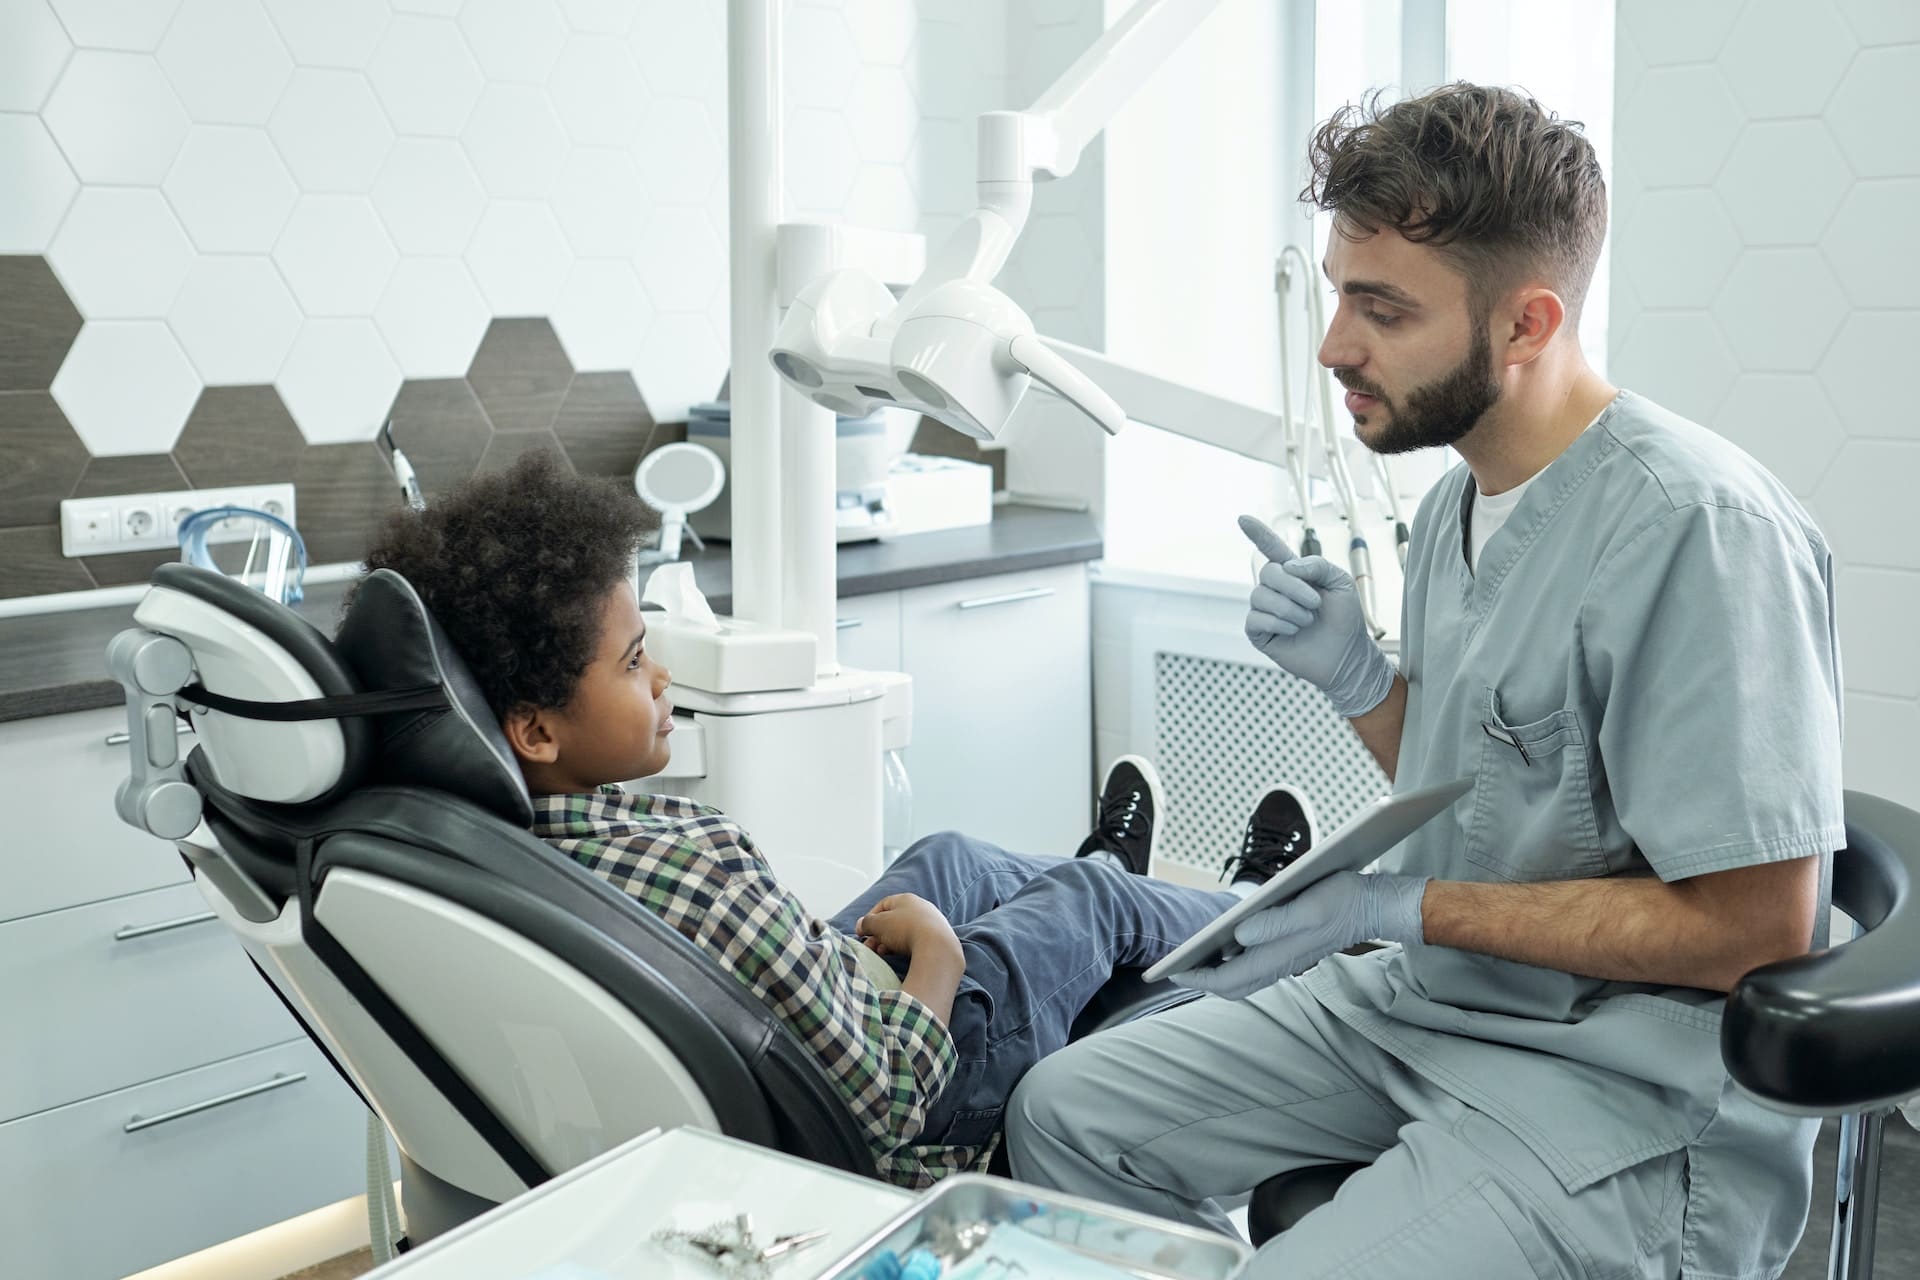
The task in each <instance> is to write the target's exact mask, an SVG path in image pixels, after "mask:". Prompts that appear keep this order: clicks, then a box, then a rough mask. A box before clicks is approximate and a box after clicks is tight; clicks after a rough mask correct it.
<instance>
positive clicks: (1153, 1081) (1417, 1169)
mask: <svg viewBox="0 0 1920 1280" xmlns="http://www.w3.org/2000/svg"><path fill="white" fill-rule="evenodd" d="M1006 1123H1007V1142H1008V1146H1009V1154H1010V1156H1011V1158H1012V1162H1013V1173H1014V1176H1015V1177H1017V1178H1019V1179H1021V1180H1022V1181H1026V1182H1033V1183H1037V1184H1039V1185H1041V1186H1049V1187H1054V1188H1057V1189H1059V1190H1062V1191H1067V1192H1070V1193H1073V1194H1076V1195H1084V1196H1089V1197H1091V1198H1094V1199H1098V1200H1104V1201H1106V1202H1108V1203H1111V1204H1117V1205H1124V1206H1127V1207H1130V1208H1134V1209H1141V1210H1144V1211H1146V1212H1148V1213H1155V1214H1159V1215H1161V1216H1163V1217H1168V1218H1173V1219H1176V1220H1179V1221H1182V1222H1188V1223H1193V1224H1196V1225H1200V1226H1209V1227H1213V1228H1215V1229H1217V1230H1221V1231H1226V1232H1231V1231H1232V1230H1233V1228H1232V1225H1231V1224H1230V1223H1229V1221H1228V1219H1227V1217H1226V1215H1225V1214H1224V1213H1223V1212H1222V1211H1221V1209H1220V1207H1219V1206H1218V1205H1217V1204H1215V1203H1213V1197H1218V1196H1231V1195H1238V1194H1244V1193H1246V1192H1249V1191H1251V1190H1252V1189H1253V1188H1254V1187H1255V1186H1256V1185H1258V1184H1259V1183H1260V1182H1262V1181H1263V1180H1265V1179H1266V1178H1268V1177H1270V1176H1272V1175H1273V1174H1276V1173H1281V1172H1284V1171H1286V1170H1289V1169H1297V1168H1303V1167H1306V1166H1309V1165H1316V1164H1335V1163H1363V1164H1368V1165H1369V1166H1370V1167H1369V1168H1367V1169H1365V1170H1363V1171H1362V1172H1360V1173H1358V1174H1356V1175H1354V1176H1353V1177H1352V1178H1350V1179H1348V1181H1347V1182H1346V1184H1345V1185H1344V1186H1343V1187H1342V1188H1341V1190H1340V1193H1339V1195H1338V1196H1336V1197H1335V1198H1334V1200H1333V1201H1332V1202H1331V1203H1330V1204H1328V1205H1326V1206H1324V1207H1322V1208H1320V1209H1318V1210H1316V1211H1314V1212H1313V1213H1312V1214H1310V1215H1308V1216H1307V1217H1306V1218H1305V1219H1304V1220H1302V1221H1301V1223H1300V1224H1299V1225H1298V1226H1296V1227H1295V1228H1294V1229H1292V1230H1291V1231H1288V1232H1286V1233H1285V1234H1284V1235H1282V1236H1280V1237H1279V1238H1278V1239H1276V1240H1274V1241H1272V1242H1271V1243H1270V1244H1269V1245H1268V1246H1267V1247H1266V1248H1265V1249H1262V1250H1261V1251H1260V1254H1259V1256H1258V1258H1257V1259H1256V1260H1255V1262H1254V1264H1253V1265H1252V1266H1251V1267H1250V1268H1249V1269H1248V1271H1247V1272H1246V1274H1247V1275H1248V1276H1249V1277H1250V1278H1253V1280H1262V1278H1271V1280H1310V1278H1317V1277H1335V1276H1339V1277H1354V1278H1355V1280H1358V1278H1361V1277H1364V1278H1365V1280H1401V1278H1402V1277H1405V1278H1406V1280H1453V1278H1455V1277H1460V1278H1462V1280H1465V1278H1467V1277H1471V1278H1472V1280H1505V1278H1506V1277H1513V1278H1514V1280H1540V1278H1544V1277H1563V1276H1564V1277H1579V1278H1580V1280H1628V1278H1629V1277H1633V1278H1638V1277H1648V1278H1649V1280H1673V1277H1675V1276H1677V1275H1679V1274H1680V1270H1681V1256H1680V1254H1681V1227H1682V1211H1683V1209H1684V1206H1685V1184H1684V1170H1685V1161H1686V1157H1685V1153H1684V1152H1675V1153H1673V1154H1672V1155H1670V1156H1662V1157H1659V1158H1656V1159H1653V1160H1650V1161H1648V1162H1646V1163H1645V1164H1642V1165H1637V1166H1635V1167H1633V1168H1631V1169H1628V1170H1626V1171H1624V1172H1622V1173H1620V1174H1617V1175H1615V1176H1614V1177H1611V1178H1607V1179H1604V1180H1602V1181H1601V1182H1598V1183H1596V1184H1594V1185H1593V1186H1590V1187H1587V1188H1584V1189H1582V1190H1581V1191H1580V1192H1579V1193H1577V1194H1574V1195H1569V1194H1568V1193H1567V1192H1566V1190H1565V1189H1564V1188H1563V1187H1562V1186H1561V1184H1560V1182H1559V1180H1558V1179H1557V1178H1555V1177H1554V1175H1553V1173H1552V1172H1551V1171H1550V1170H1549V1169H1548V1168H1547V1167H1546V1166H1545V1165H1543V1164H1541V1163H1540V1161H1539V1160H1537V1159H1536V1158H1535V1157H1534V1156H1533V1154H1532V1152H1530V1151H1529V1150H1528V1149H1527V1147H1526V1146H1525V1144H1523V1143H1522V1142H1521V1141H1520V1140H1519V1139H1518V1138H1516V1137H1514V1136H1513V1134H1512V1133H1511V1132H1510V1131H1509V1130H1508V1129H1506V1128H1505V1127H1504V1126H1502V1125H1500V1124H1499V1123H1497V1122H1495V1121H1494V1120H1492V1119H1490V1118H1489V1117H1487V1116H1485V1115H1483V1114H1481V1113H1480V1112H1478V1111H1475V1110H1473V1109H1471V1108H1469V1107H1467V1106H1466V1105H1464V1104H1463V1103H1461V1102H1459V1101H1458V1100H1457V1099H1454V1098H1452V1097H1450V1096H1449V1095H1447V1094H1446V1093H1444V1092H1442V1091H1441V1090H1439V1089H1437V1088H1435V1087H1434V1086H1433V1085H1431V1084H1429V1083H1427V1081H1426V1080H1424V1079H1423V1078H1422V1077H1420V1076H1419V1075H1417V1074H1415V1073H1414V1072H1413V1071H1411V1070H1410V1069H1408V1068H1407V1067H1406V1066H1405V1065H1404V1064H1403V1063H1401V1062H1400V1061H1399V1060H1398V1059H1396V1058H1394V1057H1392V1056H1391V1055H1390V1054H1388V1053H1386V1052H1385V1051H1383V1050H1381V1049H1379V1048H1378V1047H1376V1046H1375V1045H1374V1044H1373V1043H1372V1042H1371V1041H1369V1040H1367V1039H1366V1038H1365V1037H1363V1036H1361V1035H1360V1034H1359V1033H1358V1032H1356V1031H1354V1030H1352V1029H1351V1028H1349V1027H1348V1026H1347V1025H1346V1024H1345V1023H1343V1022H1341V1021H1340V1020H1339V1019H1338V1018H1336V1017H1334V1016H1333V1015H1332V1014H1331V1013H1329V1012H1327V1010H1326V1009H1325V1008H1324V1007H1322V1006H1321V1005H1320V1003H1319V1002H1318V1001H1316V1000H1315V999H1314V998H1313V997H1312V996H1310V995H1309V994H1307V992H1306V991H1305V990H1303V989H1302V988H1301V987H1300V986H1299V984H1298V983H1294V982H1283V983H1280V984H1278V985H1277V986H1275V987H1274V988H1272V989H1271V990H1269V991H1265V992H1261V993H1259V994H1258V995H1256V996H1254V997H1252V998H1251V999H1249V1000H1246V1001H1238V1002H1236V1001H1228V1000H1221V999H1215V998H1208V999H1204V1000H1199V1001H1195V1002H1194V1003H1192V1004H1187V1005H1182V1006H1181V1007H1179V1008H1176V1009H1171V1010H1169V1011H1167V1012H1165V1013H1162V1014H1158V1015H1156V1016H1154V1017H1152V1018H1148V1019H1145V1020H1144V1021H1140V1022H1135V1023H1130V1024H1128V1025H1126V1026H1122V1027H1116V1028H1113V1029H1112V1030H1110V1031H1105V1032H1102V1033H1101V1034H1099V1035H1096V1036H1093V1037H1090V1038H1089V1039H1086V1040H1083V1041H1080V1042H1079V1043H1077V1044H1073V1045H1069V1046H1067V1048H1065V1049H1064V1050H1062V1051H1061V1052H1059V1053H1057V1054H1054V1055H1053V1056H1052V1057H1050V1058H1048V1059H1046V1060H1045V1061H1044V1062H1041V1063H1040V1064H1039V1065H1038V1066H1036V1067H1035V1068H1034V1069H1033V1070H1032V1071H1031V1072H1029V1073H1028V1074H1027V1077H1026V1079H1025V1081H1024V1082H1023V1083H1022V1084H1021V1086H1020V1088H1019V1090H1018V1091H1017V1092H1016V1093H1015V1094H1014V1097H1013V1101H1012V1104H1011V1105H1010V1106H1009V1107H1008V1109H1007V1116H1006Z"/></svg>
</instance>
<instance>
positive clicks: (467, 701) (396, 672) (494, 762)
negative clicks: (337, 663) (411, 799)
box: [333, 569, 533, 827]
mask: <svg viewBox="0 0 1920 1280" xmlns="http://www.w3.org/2000/svg"><path fill="white" fill-rule="evenodd" d="M333 644H334V648H335V649H336V650H338V652H339V654H340V657H341V658H342V659H343V660H344V661H345V663H346V665H347V667H348V668H349V669H350V670H351V671H352V672H353V676H354V679H355V682H356V683H357V684H358V685H359V686H360V688H361V689H363V690H366V691H368V692H374V691H383V690H390V689H415V688H420V687H422V686H426V685H438V686H439V687H440V688H442V689H443V690H445V692H446V694H447V702H448V705H447V706H446V707H445V708H442V709H436V710H430V711H402V712H394V713H391V714H388V715H384V716H380V717H379V718H378V726H379V728H378V732H379V738H380V742H379V749H378V751H377V753H376V763H375V764H374V767H373V775H374V777H375V778H376V779H377V780H379V781H381V782H386V783H392V784H397V785H401V786H423V787H433V788H435V789H437V790H440V791H448V792H452V793H453V794H454V795H457V796H460V797H461V798H463V799H466V800H470V801H472V802H473V803H474V804H477V805H479V806H480V807H481V808H483V809H486V810H487V811H488V812H490V813H494V814H497V815H499V816H500V817H502V818H504V819H506V820H507V821H508V822H511V823H514V824H515V825H517V826H521V827H527V826H531V825H532V824H533V801H532V798H531V797H530V796H529V795H528V794H527V783H526V779H525V778H523V777H522V776H521V774H520V766H519V763H518V762H517V761H516V760H515V759H514V756H513V750H512V748H510V747H509V746H508V745H507V739H506V735H505V734H504V733H502V732H501V730H500V722H499V721H498V720H496V719H495V718H494V715H493V710H492V708H490V707H489V706H488V705H487V700H486V697H485V696H484V695H483V694H482V693H481V692H480V686H479V683H478V682H477V681H475V680H474V678H473V673H472V672H471V671H469V670H468V669H467V664H466V662H465V661H464V660H463V659H462V658H461V657H460V654H459V652H458V651H457V650H455V649H454V647H453V644H452V642H451V641H449V640H448V639H447V635H446V632H444V631H442V630H441V629H440V624H439V623H438V622H436V621H434V617H433V614H432V613H430V612H429V611H428V609H427V606H426V603H425V602H424V601H422V600H421V599H420V595H419V593H418V592H416V591H415V590H414V589H413V584H412V583H410V582H408V581H407V580H406V579H405V578H403V577H401V576H400V575H399V574H397V573H395V572H393V570H391V569H376V570H374V571H373V572H372V573H371V574H369V575H368V576H367V577H366V578H365V579H364V580H363V581H362V582H361V583H360V586H359V589H358V591H357V592H356V594H355V595H354V598H353V605H352V607H351V608H350V609H349V610H348V611H347V617H346V621H344V622H342V623H341V624H340V631H339V634H338V635H336V636H335V637H334V641H333Z"/></svg>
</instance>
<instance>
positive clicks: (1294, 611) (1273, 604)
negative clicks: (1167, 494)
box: [1240, 516, 1393, 719]
mask: <svg viewBox="0 0 1920 1280" xmlns="http://www.w3.org/2000/svg"><path fill="white" fill-rule="evenodd" d="M1240 531H1241V532H1242V533H1244V534H1246V535H1247V539H1248V540H1249V541H1250V542H1252V543H1253V545H1254V546H1255V547H1257V548H1259V551H1260V554H1261V555H1263V556H1265V557H1266V558H1267V563H1266V564H1264V565H1262V566H1261V567H1260V581H1259V585H1257V586H1255V587H1254V589H1253V594H1252V595H1251V596H1249V597H1248V598H1247V627H1246V630H1247V639H1248V640H1250V641H1251V642H1252V643H1253V647H1254V648H1256V649H1258V650H1259V651H1260V652H1261V653H1264V654H1266V655H1267V657H1269V658H1271V659H1273V661H1274V663H1275V665H1277V666H1279V667H1280V669H1281V670H1283V671H1290V672H1292V673H1293V674H1294V675H1296V676H1299V677H1300V678H1301V679H1302V680H1305V681H1306V682H1307V683H1308V684H1310V685H1313V686H1314V687H1315V688H1317V689H1319V690H1320V691H1321V692H1323V693H1325V694H1326V695H1327V700H1328V701H1329V702H1331V703H1332V704H1333V709H1334V710H1335V711H1336V712H1338V713H1339V714H1340V715H1343V716H1345V717H1347V718H1348V719H1352V718H1353V717H1355V716H1360V715H1365V714H1366V713H1367V712H1369V711H1371V710H1373V709H1374V708H1375V707H1377V706H1379V705H1380V703H1381V701H1382V700H1384V699H1385V698H1386V696H1387V694H1388V693H1389V692H1391V691H1392V689H1393V664H1392V663H1391V662H1388V661H1387V655H1386V654H1385V653H1384V652H1382V651H1381V649H1380V646H1379V645H1377V644H1375V643H1374V641H1373V637H1372V636H1371V635H1370V634H1368V632H1367V618H1366V612H1365V610H1363V609H1362V608H1361V606H1360V594H1359V592H1357V591H1355V590H1354V586H1353V576H1352V575H1351V574H1349V573H1348V572H1347V571H1346V570H1345V569H1342V568H1340V567H1339V566H1338V565H1336V564H1334V563H1333V562H1332V561H1330V560H1328V559H1326V558H1324V557H1322V556H1296V555H1294V554H1293V548H1291V547H1289V546H1288V545H1287V544H1286V542H1285V541H1283V540H1282V539H1281V537H1280V535H1279V534H1277V533H1275V532H1274V531H1273V530H1272V529H1269V528H1268V527H1267V526H1266V525H1265V524H1263V523H1262V522H1261V521H1259V520H1256V519H1254V517H1252V516H1241V517H1240Z"/></svg>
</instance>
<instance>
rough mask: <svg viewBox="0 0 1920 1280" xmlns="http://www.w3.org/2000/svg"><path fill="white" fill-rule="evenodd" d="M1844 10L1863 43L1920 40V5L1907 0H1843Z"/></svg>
mask: <svg viewBox="0 0 1920 1280" xmlns="http://www.w3.org/2000/svg"><path fill="white" fill-rule="evenodd" d="M1840 11H1841V12H1842V13H1844V14H1845V15H1846V17H1847V25H1848V26H1850V27H1852V28H1853V36H1854V39H1856V40H1858V41H1859V42H1860V43H1861V44H1865V45H1875V44H1911V43H1913V42H1915V41H1920V8H1915V7H1914V6H1913V5H1910V4H1907V3H1905V0H1840Z"/></svg>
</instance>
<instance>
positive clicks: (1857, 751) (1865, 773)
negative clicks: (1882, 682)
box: [1840, 614, 1920, 805]
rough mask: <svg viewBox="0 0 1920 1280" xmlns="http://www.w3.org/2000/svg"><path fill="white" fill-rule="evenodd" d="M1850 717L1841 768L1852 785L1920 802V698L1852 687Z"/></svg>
mask: <svg viewBox="0 0 1920 1280" xmlns="http://www.w3.org/2000/svg"><path fill="white" fill-rule="evenodd" d="M1844 616H1845V615H1844V614H1843V615H1842V617H1843V618H1844ZM1843 625H1844V623H1843ZM1846 717H1847V720H1846V724H1847V737H1846V743H1845V746H1844V748H1843V751H1842V763H1841V766H1840V768H1841V772H1842V774H1843V775H1844V776H1845V777H1846V780H1847V786H1849V787H1852V788H1854V789H1856V790H1860V791H1866V792H1870V793H1871V794H1873V795H1879V796H1886V797H1888V798H1889V799H1893V800H1895V801H1896V803H1901V804H1907V805H1914V804H1920V796H1917V795H1915V794H1914V791H1915V788H1914V780H1913V765H1912V759H1913V756H1912V752H1913V744H1914V743H1915V742H1920V702H1912V701H1909V700H1907V699H1905V698H1880V697H1875V696H1874V695H1872V694H1869V693H1853V692H1851V691H1849V692H1848V694H1847V706H1846Z"/></svg>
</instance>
